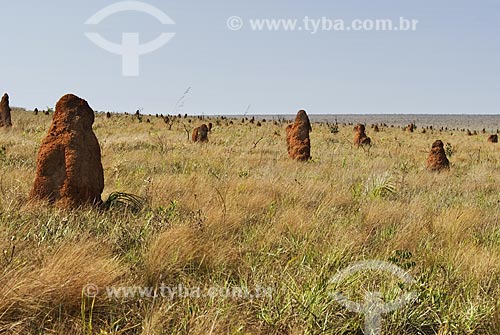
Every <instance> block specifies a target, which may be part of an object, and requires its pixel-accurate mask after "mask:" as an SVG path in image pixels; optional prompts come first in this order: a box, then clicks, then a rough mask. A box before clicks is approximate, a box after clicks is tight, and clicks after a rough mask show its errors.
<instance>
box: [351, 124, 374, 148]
mask: <svg viewBox="0 0 500 335" xmlns="http://www.w3.org/2000/svg"><path fill="white" fill-rule="evenodd" d="M371 143H372V140H371V138H369V137H368V136H366V133H365V126H364V125H363V124H357V125H356V126H355V127H354V145H355V146H357V147H359V146H365V145H368V146H369V145H371Z"/></svg>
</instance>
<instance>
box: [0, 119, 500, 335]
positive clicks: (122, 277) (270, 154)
mask: <svg viewBox="0 0 500 335" xmlns="http://www.w3.org/2000/svg"><path fill="white" fill-rule="evenodd" d="M189 120H191V122H189ZM210 121H211V122H213V123H214V125H215V126H214V130H213V132H212V133H211V134H210V142H209V143H208V144H206V145H195V144H192V143H189V142H188V141H187V136H186V132H185V129H186V128H187V129H192V128H193V127H194V126H197V125H199V124H200V123H201V121H200V120H197V119H181V120H177V121H176V122H174V124H173V126H172V128H171V130H168V126H167V125H166V124H165V123H164V122H163V120H162V119H160V118H155V117H152V118H151V123H146V122H143V123H139V122H138V120H137V119H136V118H134V117H132V116H116V115H114V116H113V117H112V118H111V119H106V118H105V116H104V115H99V116H98V117H97V119H96V123H95V125H94V129H95V132H96V134H97V136H98V138H99V141H100V144H101V148H102V154H103V165H104V169H105V181H106V185H105V190H104V197H106V196H107V195H109V194H111V193H112V192H114V191H122V192H128V193H132V194H135V195H138V196H141V197H143V198H144V199H146V204H147V206H145V208H144V209H143V210H142V211H140V212H135V211H127V210H124V209H123V208H121V209H120V208H115V209H111V210H109V211H106V212H100V211H97V210H93V209H81V210H75V211H70V212H65V211H61V210H58V209H53V208H50V207H47V206H45V205H44V204H39V203H27V201H26V199H27V194H28V193H29V189H30V187H31V183H32V181H33V178H34V173H35V168H36V166H35V161H36V153H37V150H38V147H39V143H40V142H41V139H42V138H43V136H44V135H45V132H46V130H47V129H48V125H49V123H50V117H47V116H45V115H41V114H40V115H37V116H34V115H32V114H31V113H28V112H22V111H15V112H14V113H13V123H14V127H13V128H12V129H11V130H0V147H3V148H4V149H3V150H1V151H0V248H1V250H2V255H1V256H0V265H1V272H0V284H1V286H0V332H5V333H12V334H45V333H56V334H321V333H324V334H360V333H361V329H362V327H363V317H362V316H361V315H358V314H355V313H353V312H350V311H348V310H346V309H345V308H343V307H342V306H341V305H339V304H338V303H337V302H335V301H334V300H333V299H332V298H331V297H330V295H329V294H328V293H329V292H331V291H332V290H334V289H335V287H332V285H330V284H329V278H331V277H332V276H333V275H334V274H336V273H337V271H339V270H341V269H343V268H345V267H347V266H348V265H350V264H352V263H354V262H356V261H359V260H369V259H377V260H383V261H388V262H392V263H393V264H395V265H397V266H399V267H402V268H404V269H405V270H406V271H408V272H409V273H410V274H411V275H412V276H413V277H414V278H415V280H416V284H415V285H414V286H413V287H411V289H413V290H415V291H416V292H417V294H418V299H417V300H415V301H413V302H412V303H411V304H408V305H406V306H404V307H403V308H401V309H400V310H398V311H396V312H393V313H390V314H389V315H386V316H384V323H383V326H384V329H383V333H384V334H401V333H403V334H443V335H444V334H498V333H500V317H499V315H500V305H499V302H498V301H499V300H500V262H499V257H500V223H499V218H500V174H499V173H498V171H499V168H500V151H499V147H498V145H494V144H491V143H487V142H486V137H485V136H481V135H479V136H466V134H465V133H462V132H457V131H453V132H451V131H448V132H444V131H443V132H439V131H427V132H426V133H425V134H421V133H420V132H419V129H417V131H416V132H414V133H411V134H410V133H406V132H403V131H402V130H401V129H398V128H386V129H382V131H381V132H380V133H372V132H371V130H370V129H369V128H368V129H367V133H368V135H369V136H370V137H372V140H373V142H374V143H375V145H374V146H373V147H372V148H371V149H370V150H366V151H364V150H361V149H360V150H356V149H355V148H354V146H353V145H352V143H351V140H352V129H351V128H352V127H350V126H340V127H339V133H337V134H332V133H331V132H330V129H329V127H328V126H327V125H320V124H315V125H313V128H314V131H313V132H312V133H311V141H312V157H313V160H312V161H311V162H308V163H305V164H302V163H297V162H294V161H290V160H289V159H288V157H287V155H286V146H285V143H284V142H285V138H284V135H285V131H284V127H285V125H284V124H281V125H273V123H272V122H265V123H263V125H262V127H256V126H255V125H252V124H249V123H248V122H245V123H243V124H242V123H241V122H240V121H239V120H235V122H234V124H233V125H226V122H225V121H224V120H222V121H220V122H219V124H217V121H216V120H215V119H212V120H210ZM438 138H439V139H442V140H443V142H444V143H448V142H449V143H450V144H451V148H449V150H450V152H451V153H452V156H451V157H450V161H451V163H452V167H451V170H450V172H445V173H441V174H434V173H429V172H428V171H426V170H425V159H426V156H427V151H428V150H429V148H430V144H431V143H432V142H433V141H434V140H435V139H438ZM363 280H364V279H363ZM363 280H362V278H361V277H360V278H357V279H356V278H351V279H350V281H349V283H350V284H349V285H346V286H344V287H343V289H345V290H346V291H349V292H346V293H349V294H352V296H357V295H359V296H363V294H362V292H359V290H361V288H362V287H363V284H364V283H365V282H364V281H363ZM381 282H382V283H385V284H384V285H383V286H384V288H385V289H384V291H383V295H384V297H385V298H390V297H392V296H394V295H396V294H397V293H398V292H399V291H400V290H399V289H398V287H399V286H398V285H397V283H395V284H394V285H392V281H389V279H387V280H381ZM89 283H92V284H95V285H96V286H97V287H99V288H101V294H99V295H98V296H97V297H96V298H95V299H91V298H89V297H86V296H85V295H82V290H83V288H84V287H85V285H87V284H89ZM162 284H163V285H172V286H174V285H177V284H182V285H184V286H192V287H210V286H216V287H221V288H228V289H229V288H232V287H236V286H237V287H249V288H252V287H256V286H257V285H260V286H262V287H269V288H272V290H273V294H272V297H271V298H262V299H222V298H210V297H201V298H196V299H193V298H182V297H180V298H176V299H173V300H170V299H166V298H139V297H134V298H128V299H116V298H113V299H108V298H106V296H105V288H106V287H111V286H148V287H149V286H151V287H153V288H158V287H160V286H161V285H162ZM355 288H357V289H355Z"/></svg>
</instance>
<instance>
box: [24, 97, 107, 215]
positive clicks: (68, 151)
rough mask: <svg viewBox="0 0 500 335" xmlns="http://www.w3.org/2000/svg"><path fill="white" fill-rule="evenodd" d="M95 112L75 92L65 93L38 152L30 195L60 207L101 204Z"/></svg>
mask: <svg viewBox="0 0 500 335" xmlns="http://www.w3.org/2000/svg"><path fill="white" fill-rule="evenodd" d="M93 123H94V111H93V110H92V109H91V108H90V107H89V105H88V104H87V102H86V101H85V100H83V99H80V98H78V97H77V96H75V95H73V94H68V95H65V96H63V97H62V98H61V99H60V100H59V102H58V103H57V105H56V110H55V113H54V118H53V119H52V124H51V126H50V128H49V132H48V134H47V136H46V137H45V138H44V139H43V141H42V144H41V146H40V150H39V152H38V159H37V169H36V177H35V182H34V185H33V189H32V190H31V193H30V198H31V199H33V200H46V201H48V202H49V203H52V204H55V205H56V206H59V207H65V208H67V207H79V206H84V205H100V204H101V203H102V200H101V193H102V190H103V189H104V173H103V168H102V164H101V149H100V147H99V142H98V140H97V137H96V136H95V134H94V132H93V131H92V124H93Z"/></svg>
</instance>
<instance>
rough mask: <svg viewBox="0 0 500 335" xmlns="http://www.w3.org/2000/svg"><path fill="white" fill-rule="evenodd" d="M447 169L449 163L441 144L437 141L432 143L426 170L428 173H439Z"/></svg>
mask: <svg viewBox="0 0 500 335" xmlns="http://www.w3.org/2000/svg"><path fill="white" fill-rule="evenodd" d="M449 168H450V162H449V161H448V157H446V152H445V151H444V145H443V142H442V141H441V140H437V141H435V142H434V143H432V148H431V151H430V152H429V157H428V158H427V169H428V170H430V171H441V170H446V169H449Z"/></svg>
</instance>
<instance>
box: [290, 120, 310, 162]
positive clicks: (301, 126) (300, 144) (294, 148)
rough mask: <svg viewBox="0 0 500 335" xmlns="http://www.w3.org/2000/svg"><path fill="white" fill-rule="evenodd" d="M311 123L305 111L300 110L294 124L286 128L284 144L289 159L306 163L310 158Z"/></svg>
mask: <svg viewBox="0 0 500 335" xmlns="http://www.w3.org/2000/svg"><path fill="white" fill-rule="evenodd" d="M311 131H312V127H311V122H310V121H309V117H308V116H307V113H306V111H304V110H300V111H299V112H298V113H297V116H296V117H295V122H294V123H293V124H290V125H288V126H287V127H286V143H287V146H288V155H289V156H290V158H292V159H295V160H298V161H307V160H309V159H310V158H311V140H310V138H309V132H311Z"/></svg>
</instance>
